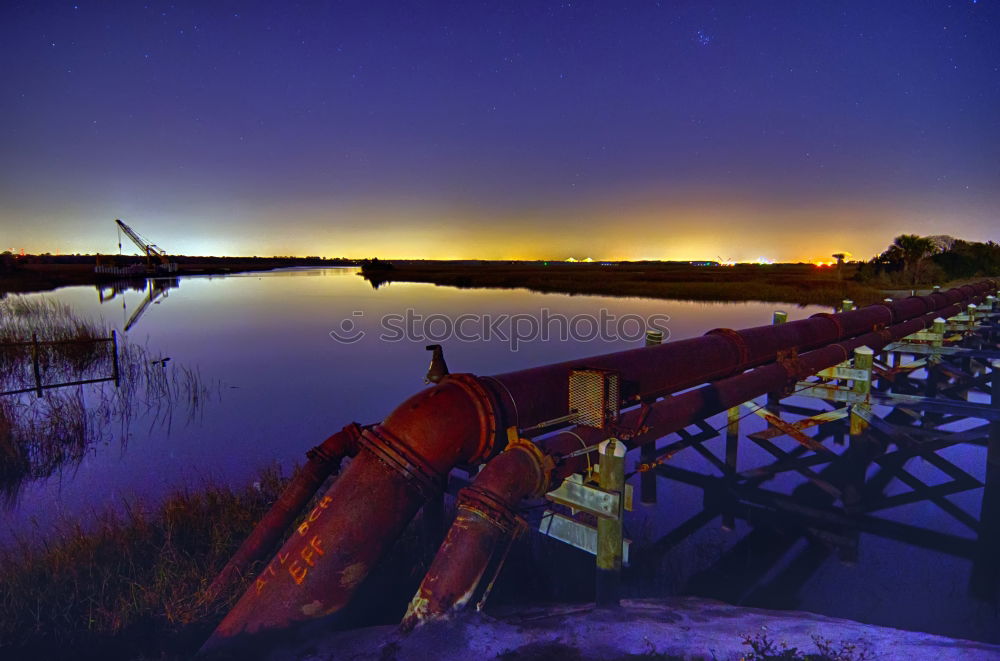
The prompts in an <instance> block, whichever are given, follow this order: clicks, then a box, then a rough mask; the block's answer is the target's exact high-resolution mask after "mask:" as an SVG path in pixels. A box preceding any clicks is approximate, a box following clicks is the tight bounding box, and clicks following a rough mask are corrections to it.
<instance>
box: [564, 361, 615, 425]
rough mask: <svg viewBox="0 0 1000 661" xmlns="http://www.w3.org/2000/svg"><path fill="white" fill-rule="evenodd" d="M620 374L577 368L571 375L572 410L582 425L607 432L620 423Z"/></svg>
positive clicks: (570, 396) (570, 398) (570, 403)
mask: <svg viewBox="0 0 1000 661" xmlns="http://www.w3.org/2000/svg"><path fill="white" fill-rule="evenodd" d="M618 397H619V394H618V374H617V373H615V372H611V371H608V370H599V369H576V370H572V371H570V373H569V408H570V410H571V411H572V410H575V411H576V421H577V423H578V424H581V425H586V426H588V427H595V428H597V429H603V428H605V427H607V426H608V425H610V424H612V423H614V422H616V421H617V420H618V401H619V399H618Z"/></svg>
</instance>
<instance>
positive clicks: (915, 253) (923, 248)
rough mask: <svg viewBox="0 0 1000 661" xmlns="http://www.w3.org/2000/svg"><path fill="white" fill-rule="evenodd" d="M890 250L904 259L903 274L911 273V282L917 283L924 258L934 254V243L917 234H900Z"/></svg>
mask: <svg viewBox="0 0 1000 661" xmlns="http://www.w3.org/2000/svg"><path fill="white" fill-rule="evenodd" d="M889 250H890V251H892V252H895V253H896V254H898V255H899V256H900V257H902V259H903V273H904V274H906V273H909V274H910V278H911V282H912V283H913V284H916V283H917V279H918V277H919V275H920V266H921V265H922V263H923V261H924V258H925V257H927V256H928V255H931V254H933V253H934V242H933V241H932V240H931V239H929V238H927V237H924V236H918V235H917V234H900V235H899V236H897V237H896V238H895V239H893V240H892V245H891V246H890V247H889Z"/></svg>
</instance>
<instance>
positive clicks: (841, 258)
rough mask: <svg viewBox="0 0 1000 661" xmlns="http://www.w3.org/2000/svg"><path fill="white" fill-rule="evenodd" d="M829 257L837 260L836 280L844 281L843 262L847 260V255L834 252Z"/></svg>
mask: <svg viewBox="0 0 1000 661" xmlns="http://www.w3.org/2000/svg"><path fill="white" fill-rule="evenodd" d="M830 256H831V257H833V258H834V259H835V260H837V279H838V280H843V279H844V260H845V259H847V253H846V252H835V253H833V254H832V255H830Z"/></svg>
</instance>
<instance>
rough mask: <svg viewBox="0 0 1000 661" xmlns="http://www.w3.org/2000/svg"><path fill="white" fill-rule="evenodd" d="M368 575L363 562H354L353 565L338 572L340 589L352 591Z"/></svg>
mask: <svg viewBox="0 0 1000 661" xmlns="http://www.w3.org/2000/svg"><path fill="white" fill-rule="evenodd" d="M367 574H368V567H367V565H365V563H363V562H355V563H354V564H353V565H348V566H346V567H344V570H343V571H342V572H340V585H341V587H344V588H347V589H352V588H354V587H355V586H357V584H358V583H360V582H361V580H362V579H363V578H364V577H365V576H366V575H367Z"/></svg>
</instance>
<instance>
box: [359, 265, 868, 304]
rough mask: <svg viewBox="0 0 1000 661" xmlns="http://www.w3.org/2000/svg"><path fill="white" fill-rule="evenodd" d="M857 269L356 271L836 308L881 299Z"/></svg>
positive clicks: (377, 279)
mask: <svg viewBox="0 0 1000 661" xmlns="http://www.w3.org/2000/svg"><path fill="white" fill-rule="evenodd" d="M855 269H856V266H855V265H852V264H847V265H845V266H844V271H843V273H838V272H837V268H836V267H818V266H815V265H813V264H768V265H756V264H739V265H736V266H720V265H695V264H687V263H671V262H621V263H604V264H602V263H596V262H595V263H565V262H468V261H461V262H459V261H455V262H445V261H416V260H414V261H395V262H375V263H365V264H364V265H362V275H363V276H364V278H365V279H366V280H368V281H369V282H370V283H371V284H372V286H373V287H381V286H383V285H385V284H389V283H392V282H425V283H431V284H435V285H439V286H446V287H458V288H464V289H474V288H488V289H517V288H524V289H529V290H531V291H537V292H543V293H561V294H571V295H573V294H581V295H596V296H626V297H628V296H632V297H642V298H663V299H681V300H692V301H734V302H735V301H765V302H772V303H784V304H792V305H826V306H830V307H835V306H838V305H840V303H841V302H842V301H843V300H844V299H845V298H847V299H851V300H852V301H854V302H855V304H857V305H867V304H870V303H875V302H877V301H881V300H882V299H883V298H884V294H883V292H882V291H881V290H880V289H878V288H876V287H872V286H869V285H865V284H862V283H858V282H855V281H854V280H852V279H851V278H852V276H853V275H854V271H855Z"/></svg>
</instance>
